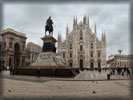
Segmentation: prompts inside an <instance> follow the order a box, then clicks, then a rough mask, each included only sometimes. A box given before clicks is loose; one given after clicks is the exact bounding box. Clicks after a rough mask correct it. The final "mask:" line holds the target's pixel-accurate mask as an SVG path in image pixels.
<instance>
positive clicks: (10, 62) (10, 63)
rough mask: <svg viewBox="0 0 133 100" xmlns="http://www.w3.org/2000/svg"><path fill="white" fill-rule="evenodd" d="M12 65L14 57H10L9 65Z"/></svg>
mask: <svg viewBox="0 0 133 100" xmlns="http://www.w3.org/2000/svg"><path fill="white" fill-rule="evenodd" d="M11 66H12V58H9V67H11Z"/></svg>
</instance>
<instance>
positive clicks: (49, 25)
mask: <svg viewBox="0 0 133 100" xmlns="http://www.w3.org/2000/svg"><path fill="white" fill-rule="evenodd" d="M52 24H53V21H52V19H51V16H49V18H48V19H47V21H46V26H45V35H47V34H46V32H47V31H48V32H49V35H51V34H52V36H53V25H52Z"/></svg>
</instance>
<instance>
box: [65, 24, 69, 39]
mask: <svg viewBox="0 0 133 100" xmlns="http://www.w3.org/2000/svg"><path fill="white" fill-rule="evenodd" d="M68 32H69V29H68V24H67V26H66V40H68Z"/></svg>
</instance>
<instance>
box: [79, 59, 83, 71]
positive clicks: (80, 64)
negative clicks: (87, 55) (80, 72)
mask: <svg viewBox="0 0 133 100" xmlns="http://www.w3.org/2000/svg"><path fill="white" fill-rule="evenodd" d="M79 67H80V69H83V59H80V61H79Z"/></svg>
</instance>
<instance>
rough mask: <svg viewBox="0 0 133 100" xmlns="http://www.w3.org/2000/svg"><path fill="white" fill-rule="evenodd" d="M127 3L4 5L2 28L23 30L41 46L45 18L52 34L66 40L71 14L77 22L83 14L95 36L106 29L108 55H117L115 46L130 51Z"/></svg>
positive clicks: (70, 24)
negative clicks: (52, 28) (95, 26)
mask: <svg viewBox="0 0 133 100" xmlns="http://www.w3.org/2000/svg"><path fill="white" fill-rule="evenodd" d="M128 13H129V5H128V4H93V3H91V4H89V3H88V4H87V3H86V4H80V3H78V4H74V3H73V4H65V3H64V4H43V3H42V4H39V3H37V4H34V3H33V4H5V5H4V29H5V28H13V29H15V30H16V31H20V32H22V33H25V34H26V35H27V37H28V39H27V42H29V41H32V42H34V43H37V44H39V45H41V46H42V41H41V39H40V38H41V37H43V36H44V25H45V21H46V19H47V18H48V17H49V16H52V19H53V21H54V33H55V34H54V37H56V38H57V34H58V32H59V31H61V33H62V38H63V40H64V39H65V32H66V25H67V24H68V25H69V30H70V31H71V30H72V25H73V17H74V16H76V15H77V18H78V22H80V21H81V20H82V18H83V16H84V15H86V16H89V18H90V27H91V28H92V31H93V30H94V24H95V22H96V24H97V35H98V37H99V38H101V34H102V30H104V29H105V30H106V36H107V38H106V39H107V54H108V55H110V54H116V53H117V50H118V49H123V51H124V52H123V53H125V54H128V50H129V14H128Z"/></svg>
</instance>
